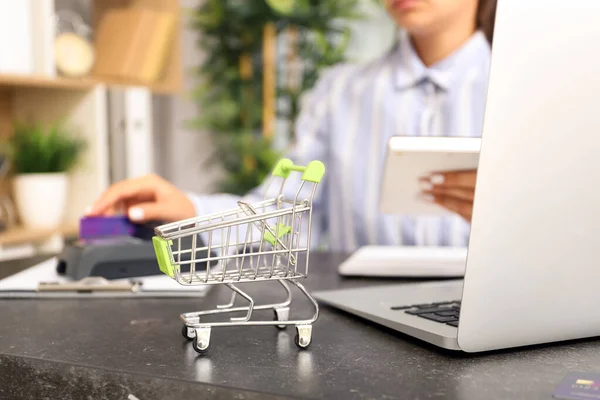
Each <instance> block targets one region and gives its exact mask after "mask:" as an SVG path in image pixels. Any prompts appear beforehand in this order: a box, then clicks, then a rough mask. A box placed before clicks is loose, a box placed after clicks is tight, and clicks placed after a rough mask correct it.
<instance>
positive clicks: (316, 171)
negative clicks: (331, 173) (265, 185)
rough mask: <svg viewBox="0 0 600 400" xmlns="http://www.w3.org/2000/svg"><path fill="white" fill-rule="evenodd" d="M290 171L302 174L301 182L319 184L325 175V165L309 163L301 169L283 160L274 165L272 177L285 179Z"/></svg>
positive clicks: (314, 162) (315, 162) (317, 162)
mask: <svg viewBox="0 0 600 400" xmlns="http://www.w3.org/2000/svg"><path fill="white" fill-rule="evenodd" d="M292 171H297V172H302V180H303V181H308V182H314V183H319V182H321V179H322V178H323V175H325V164H323V163H322V162H321V161H311V162H309V163H308V165H307V166H305V167H303V166H300V165H295V164H294V162H293V161H292V160H290V159H287V158H283V159H281V160H279V162H278V163H277V164H276V165H275V168H274V169H273V173H272V175H273V176H280V177H282V178H284V179H287V178H288V177H289V176H290V174H291V173H292Z"/></svg>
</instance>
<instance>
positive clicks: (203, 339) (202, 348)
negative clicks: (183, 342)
mask: <svg viewBox="0 0 600 400" xmlns="http://www.w3.org/2000/svg"><path fill="white" fill-rule="evenodd" d="M195 332H196V336H195V337H194V339H193V341H192V347H193V348H194V350H196V352H197V353H200V354H202V353H205V352H206V350H208V346H209V345H210V328H198V329H195Z"/></svg>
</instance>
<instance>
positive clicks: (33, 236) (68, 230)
mask: <svg viewBox="0 0 600 400" xmlns="http://www.w3.org/2000/svg"><path fill="white" fill-rule="evenodd" d="M78 232H79V227H77V226H63V227H60V228H59V229H51V230H48V229H29V228H24V227H15V228H11V229H9V230H8V231H5V232H2V233H0V246H3V245H15V244H24V243H31V242H39V241H43V240H45V239H49V238H50V237H52V236H53V235H56V234H59V235H64V236H72V235H77V234H78Z"/></svg>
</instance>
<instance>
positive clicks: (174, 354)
mask: <svg viewBox="0 0 600 400" xmlns="http://www.w3.org/2000/svg"><path fill="white" fill-rule="evenodd" d="M311 260H312V262H311V270H310V277H309V278H308V279H307V280H306V282H305V286H306V287H307V288H308V289H309V290H317V289H330V288H335V287H352V286H358V285H376V284H393V283H396V282H398V281H394V280H388V281H381V280H368V279H347V278H341V277H339V276H338V275H337V274H336V272H335V270H336V267H337V265H338V264H339V263H340V262H341V261H342V260H343V256H341V255H334V254H313V256H312V258H311ZM29 264H31V261H29ZM25 266H26V263H23V262H21V263H14V262H13V263H0V278H1V277H2V276H6V275H8V274H10V273H12V272H14V271H16V270H18V269H23V268H24V267H25ZM269 285H271V286H272V285H273V283H270V284H269V283H267V284H257V285H255V287H250V286H247V289H248V292H250V293H251V294H253V293H256V294H259V293H260V295H261V299H265V300H268V299H269V298H270V297H272V296H274V294H273V293H274V292H272V291H270V290H269ZM228 299H229V292H228V291H227V289H226V288H221V287H215V288H214V289H213V290H211V292H210V293H209V294H208V296H207V297H206V298H204V299H194V300H189V299H188V300H183V299H169V300H164V299H163V300H156V299H144V300H142V299H136V300H106V299H105V300H2V301H0V399H19V398H24V399H46V398H47V399H81V398H83V399H88V398H89V399H104V398H106V399H139V400H148V399H180V398H211V399H213V398H214V399H227V398H237V399H276V398H311V399H392V398H393V399H429V398H444V399H468V400H471V399H473V400H480V399H486V400H491V399H551V398H552V392H553V390H554V388H555V387H556V386H557V385H558V383H559V382H560V380H561V379H562V378H563V377H564V376H565V375H566V374H567V373H568V372H570V371H599V372H600V341H598V340H587V341H578V342H570V343H563V344H558V345H551V346H543V347H534V348H527V349H519V350H513V351H505V352H495V353H491V354H482V355H476V356H473V355H466V354H458V353H449V352H444V351H441V350H438V349H437V348H434V347H431V346H429V345H426V344H424V343H422V342H419V341H417V340H414V339H411V338H409V337H406V336H403V335H401V334H397V333H395V332H393V331H391V330H388V329H386V328H382V327H380V326H377V325H374V324H371V323H369V322H366V321H363V320H361V319H358V318H356V317H353V316H351V315H348V314H346V313H343V312H340V311H337V310H334V309H331V308H328V307H322V308H321V314H320V317H319V320H318V321H317V323H316V324H315V326H314V331H313V342H312V344H311V346H310V348H309V349H308V350H304V351H301V350H299V349H298V348H297V347H296V346H295V345H294V334H295V331H294V329H293V328H292V327H288V328H287V329H286V330H283V331H279V330H277V329H275V328H273V327H260V326H258V327H227V328H220V329H219V328H214V329H213V332H212V337H211V347H210V349H209V351H208V353H207V354H205V355H202V356H198V354H197V353H196V352H195V351H194V350H193V349H192V346H191V344H190V343H189V342H188V341H186V340H185V339H184V338H183V337H182V336H181V332H180V330H181V323H180V321H179V314H180V313H181V312H187V311H192V310H195V309H203V308H205V307H211V306H214V305H215V304H218V303H222V302H225V303H226V302H227V300H228ZM297 306H298V308H297V312H298V316H300V314H302V313H303V312H309V308H308V303H307V302H306V301H304V300H303V301H299V302H298V304H297ZM265 317H266V318H270V317H271V315H270V314H265Z"/></svg>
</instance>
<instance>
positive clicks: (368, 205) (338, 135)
mask: <svg viewBox="0 0 600 400" xmlns="http://www.w3.org/2000/svg"><path fill="white" fill-rule="evenodd" d="M490 56H491V49H490V45H489V43H488V41H487V40H486V38H485V36H484V34H483V33H482V32H476V33H475V34H474V35H473V36H472V37H471V38H470V39H469V40H468V41H467V42H466V43H465V44H464V45H463V46H462V47H461V48H459V49H458V50H456V51H455V52H454V53H453V54H451V55H450V56H448V57H447V58H445V59H444V60H442V61H440V62H438V63H437V64H435V65H433V66H431V67H426V66H425V65H424V64H423V63H422V62H421V60H420V58H419V57H418V55H417V54H416V52H415V50H414V48H413V47H412V45H411V43H410V40H409V37H408V35H407V34H406V32H404V31H400V32H399V36H398V41H397V43H396V46H394V48H393V49H392V50H391V51H390V52H388V53H387V54H385V55H384V56H383V57H381V58H379V59H377V60H375V61H373V62H370V63H367V64H363V65H340V66H337V67H334V68H332V69H331V70H329V71H328V72H327V73H325V74H324V75H323V77H322V78H321V79H320V80H319V82H318V84H317V85H316V86H315V87H314V88H313V90H312V91H311V92H310V93H308V94H307V95H306V96H305V98H304V99H303V104H302V108H301V110H302V111H301V113H300V115H299V117H298V120H297V121H296V127H295V128H296V130H295V132H296V143H295V145H294V147H293V149H292V150H291V151H290V154H288V157H289V158H291V159H292V160H294V162H295V163H297V164H302V165H305V164H306V163H307V162H308V161H310V160H321V161H323V162H324V163H325V165H326V167H327V173H326V176H325V178H324V180H323V182H322V183H321V184H320V186H319V189H318V191H317V197H316V198H315V201H314V209H313V210H314V211H313V222H312V230H311V238H312V240H311V242H312V244H311V247H313V248H314V247H317V246H319V247H321V248H323V247H324V248H326V249H329V250H331V251H342V252H352V251H354V250H356V249H357V248H358V247H360V246H364V245H420V246H426V245H437V246H466V245H467V241H468V236H469V224H468V223H467V222H465V221H464V220H462V219H461V218H460V217H458V216H453V215H449V216H444V217H439V216H436V217H434V216H426V215H424V216H419V217H403V216H395V215H386V214H382V213H381V212H380V211H379V209H378V205H379V193H380V183H381V179H382V173H383V167H384V157H385V151H386V146H387V142H388V139H389V138H390V137H392V136H397V135H402V136H481V131H482V128H483V115H484V108H485V100H486V94H487V83H488V74H489V66H490ZM293 179H297V178H290V179H289V181H290V182H288V184H286V191H285V195H286V197H288V198H293V197H294V195H295V192H296V189H297V186H296V184H297V183H298V181H296V182H294V180H293ZM264 191H265V188H264V187H259V188H257V189H256V190H254V191H252V193H250V194H248V195H247V196H246V197H245V200H247V201H251V202H254V201H257V200H259V199H262V198H263V195H264ZM190 198H191V199H192V201H193V202H194V204H195V206H196V211H197V213H198V215H206V214H211V213H214V212H218V211H222V210H225V209H229V208H235V207H237V200H239V199H240V198H238V197H236V196H233V195H228V194H209V195H197V194H190Z"/></svg>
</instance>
